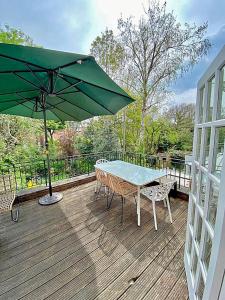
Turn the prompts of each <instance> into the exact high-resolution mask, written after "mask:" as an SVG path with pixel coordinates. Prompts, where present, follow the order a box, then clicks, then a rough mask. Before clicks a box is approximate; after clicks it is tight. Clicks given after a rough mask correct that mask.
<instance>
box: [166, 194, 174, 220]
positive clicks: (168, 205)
mask: <svg viewBox="0 0 225 300" xmlns="http://www.w3.org/2000/svg"><path fill="white" fill-rule="evenodd" d="M166 202H167V207H168V212H169V216H170V222H171V223H173V219H172V214H171V210H170V202H169V197H168V196H167V198H166Z"/></svg>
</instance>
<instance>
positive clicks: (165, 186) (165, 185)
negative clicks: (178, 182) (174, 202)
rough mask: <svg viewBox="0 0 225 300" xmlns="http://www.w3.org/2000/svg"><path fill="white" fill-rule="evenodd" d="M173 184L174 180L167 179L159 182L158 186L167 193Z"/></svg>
mask: <svg viewBox="0 0 225 300" xmlns="http://www.w3.org/2000/svg"><path fill="white" fill-rule="evenodd" d="M173 185H174V181H168V182H165V183H161V184H160V186H162V189H163V190H164V192H165V193H166V194H167V195H168V194H169V192H170V190H171V189H172V186H173Z"/></svg>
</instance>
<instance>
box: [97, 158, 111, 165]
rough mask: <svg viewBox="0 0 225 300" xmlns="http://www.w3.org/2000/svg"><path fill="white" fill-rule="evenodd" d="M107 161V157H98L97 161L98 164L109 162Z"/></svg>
mask: <svg viewBox="0 0 225 300" xmlns="http://www.w3.org/2000/svg"><path fill="white" fill-rule="evenodd" d="M107 162H108V160H107V159H105V158H100V159H98V160H97V161H96V165H99V164H103V163H107Z"/></svg>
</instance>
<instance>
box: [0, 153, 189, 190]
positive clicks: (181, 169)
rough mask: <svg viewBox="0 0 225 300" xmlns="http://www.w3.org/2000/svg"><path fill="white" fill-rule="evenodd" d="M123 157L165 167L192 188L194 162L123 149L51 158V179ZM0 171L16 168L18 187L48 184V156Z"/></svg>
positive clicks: (2, 167) (182, 184) (0, 167)
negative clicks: (103, 160) (105, 160)
mask: <svg viewBox="0 0 225 300" xmlns="http://www.w3.org/2000/svg"><path fill="white" fill-rule="evenodd" d="M100 158H105V159H107V160H110V161H111V160H118V159H119V160H123V161H126V162H130V163H134V164H137V165H140V166H145V167H149V168H154V169H164V170H166V172H167V176H168V177H172V178H174V179H176V181H177V186H178V188H179V189H182V188H185V189H187V190H188V189H189V187H190V182H191V166H190V165H189V164H185V161H184V160H182V159H176V158H169V159H168V158H164V157H160V156H152V155H147V154H139V153H129V152H126V153H122V152H121V151H110V152H100V153H88V154H81V155H74V156H69V157H64V158H58V159H51V161H50V162H51V177H52V182H56V181H59V180H63V179H68V178H73V177H76V176H79V175H83V174H90V173H91V172H94V165H95V162H96V160H98V159H100ZM0 172H1V174H4V173H8V172H14V174H15V178H16V182H17V187H18V189H19V190H22V189H25V188H31V187H34V186H41V185H47V184H48V177H47V163H46V160H34V161H29V162H25V163H23V164H19V163H16V164H11V165H9V164H0Z"/></svg>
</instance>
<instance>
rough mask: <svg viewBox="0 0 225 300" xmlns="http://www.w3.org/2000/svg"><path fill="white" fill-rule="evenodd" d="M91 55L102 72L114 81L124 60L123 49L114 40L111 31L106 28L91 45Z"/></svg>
mask: <svg viewBox="0 0 225 300" xmlns="http://www.w3.org/2000/svg"><path fill="white" fill-rule="evenodd" d="M90 52H91V55H93V56H94V57H95V59H96V60H97V62H98V63H99V64H100V66H101V67H102V68H103V69H104V71H105V72H106V73H107V74H108V75H109V76H110V77H112V78H113V79H114V80H116V79H117V78H118V76H117V75H118V74H117V72H118V70H119V69H120V67H121V64H122V62H123V60H124V49H123V47H122V45H121V44H120V42H119V41H118V40H117V39H116V38H115V36H114V34H113V31H112V30H108V29H107V28H106V30H105V32H102V33H101V36H97V37H96V39H95V40H94V41H93V42H92V44H91V51H90Z"/></svg>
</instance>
